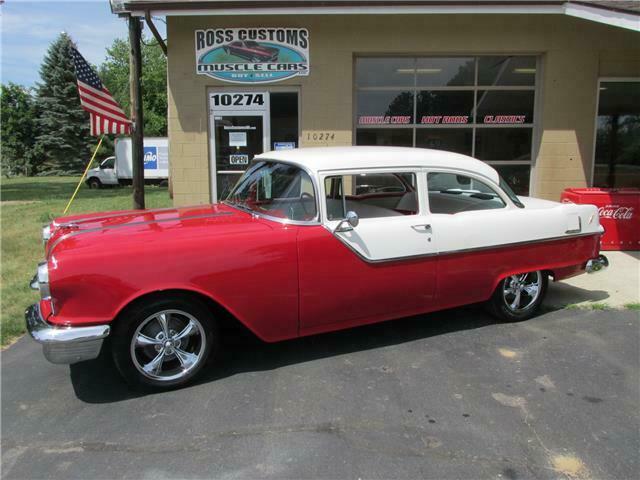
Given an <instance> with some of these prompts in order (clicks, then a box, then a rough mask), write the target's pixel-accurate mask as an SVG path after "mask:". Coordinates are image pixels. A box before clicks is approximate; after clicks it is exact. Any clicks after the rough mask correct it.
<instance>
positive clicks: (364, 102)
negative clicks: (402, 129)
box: [357, 90, 413, 125]
mask: <svg viewBox="0 0 640 480" xmlns="http://www.w3.org/2000/svg"><path fill="white" fill-rule="evenodd" d="M357 101H358V125H409V124H412V123H413V92H409V91H397V90H383V91H368V90H365V91H361V92H358V100H357Z"/></svg>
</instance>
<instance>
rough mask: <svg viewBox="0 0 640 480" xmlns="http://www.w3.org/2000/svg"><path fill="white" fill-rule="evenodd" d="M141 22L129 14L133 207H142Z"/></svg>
mask: <svg viewBox="0 0 640 480" xmlns="http://www.w3.org/2000/svg"><path fill="white" fill-rule="evenodd" d="M141 35H142V23H141V21H140V19H139V18H137V17H134V16H132V15H129V91H130V94H131V121H132V122H133V128H132V132H131V149H132V152H131V153H132V157H131V158H132V163H133V168H132V170H133V208H135V209H140V210H141V209H144V148H143V139H144V129H143V127H142V120H143V117H142V87H141V82H140V77H141V76H142V52H141V50H140V39H141V38H140V37H141Z"/></svg>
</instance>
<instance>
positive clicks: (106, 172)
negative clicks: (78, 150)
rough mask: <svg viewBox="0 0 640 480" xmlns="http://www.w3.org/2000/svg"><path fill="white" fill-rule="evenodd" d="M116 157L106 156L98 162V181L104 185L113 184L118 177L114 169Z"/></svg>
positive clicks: (116, 181)
mask: <svg viewBox="0 0 640 480" xmlns="http://www.w3.org/2000/svg"><path fill="white" fill-rule="evenodd" d="M115 163H116V157H108V158H107V159H105V160H104V161H103V162H102V163H101V164H100V181H101V182H102V183H103V184H105V185H115V184H117V183H118V177H117V176H116V170H115Z"/></svg>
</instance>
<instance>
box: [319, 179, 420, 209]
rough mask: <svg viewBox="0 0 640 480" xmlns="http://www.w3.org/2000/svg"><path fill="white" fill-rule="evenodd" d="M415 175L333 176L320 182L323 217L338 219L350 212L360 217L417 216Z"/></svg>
mask: <svg viewBox="0 0 640 480" xmlns="http://www.w3.org/2000/svg"><path fill="white" fill-rule="evenodd" d="M415 177H416V175H415V173H361V174H357V175H335V176H330V177H326V178H325V181H324V185H325V193H326V202H327V218H328V219H329V220H342V219H343V218H345V217H346V215H347V212H350V211H353V212H356V213H357V214H358V217H360V218H380V217H397V216H403V215H416V214H417V213H418V196H417V194H416V189H415V185H416V179H415Z"/></svg>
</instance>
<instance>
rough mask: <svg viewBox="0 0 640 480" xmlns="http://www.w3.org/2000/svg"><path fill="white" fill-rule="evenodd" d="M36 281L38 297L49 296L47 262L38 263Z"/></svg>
mask: <svg viewBox="0 0 640 480" xmlns="http://www.w3.org/2000/svg"><path fill="white" fill-rule="evenodd" d="M36 279H37V280H38V289H39V290H40V296H41V297H42V298H47V297H50V296H51V291H50V290H49V266H48V265H47V262H46V261H45V262H40V263H39V264H38V271H37V273H36Z"/></svg>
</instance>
